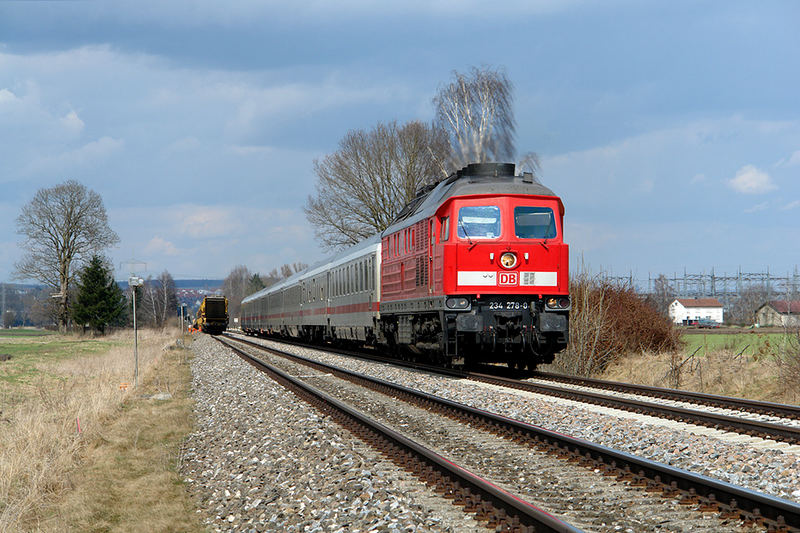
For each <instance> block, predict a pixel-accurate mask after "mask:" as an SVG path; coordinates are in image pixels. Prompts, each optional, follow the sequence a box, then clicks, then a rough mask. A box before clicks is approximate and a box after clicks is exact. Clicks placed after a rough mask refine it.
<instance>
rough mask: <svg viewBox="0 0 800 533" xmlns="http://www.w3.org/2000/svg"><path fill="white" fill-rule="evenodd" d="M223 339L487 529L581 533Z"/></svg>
mask: <svg viewBox="0 0 800 533" xmlns="http://www.w3.org/2000/svg"><path fill="white" fill-rule="evenodd" d="M220 342H222V343H223V344H225V345H226V346H227V347H228V348H230V349H231V350H233V351H235V352H236V353H237V354H238V355H239V356H240V357H242V358H243V359H245V360H246V361H247V362H248V363H250V364H251V365H253V366H254V367H255V368H257V369H258V370H261V371H262V372H264V373H266V374H268V375H269V376H270V377H272V379H274V380H275V381H277V382H279V383H281V384H282V385H284V386H285V387H286V388H287V389H289V390H291V391H292V392H293V393H294V394H296V395H297V396H298V397H300V398H301V399H303V400H305V401H307V402H308V403H310V404H311V405H313V406H314V407H316V408H317V409H319V410H321V411H323V412H325V413H326V414H328V415H330V416H331V417H332V418H333V419H334V420H335V421H336V422H337V423H339V424H340V425H342V426H344V427H345V428H347V429H348V430H349V431H351V432H352V433H353V434H355V435H356V436H358V437H359V438H361V439H362V440H364V441H365V442H367V443H368V444H370V445H371V446H373V447H374V448H376V449H378V450H379V451H380V452H381V453H383V454H384V455H385V456H386V457H388V458H389V459H391V460H392V461H393V462H395V463H396V464H398V466H400V467H401V468H404V469H406V470H408V471H410V472H412V473H414V474H415V475H416V476H417V477H419V478H420V479H421V480H422V481H423V482H424V483H426V484H427V485H429V486H431V487H432V488H433V490H434V491H435V492H437V493H439V494H441V495H443V496H444V497H445V498H447V499H452V500H453V503H454V504H455V505H459V506H462V507H463V509H464V512H466V513H470V514H473V515H474V516H475V518H476V519H477V520H478V521H482V522H485V524H486V527H487V528H489V529H493V530H495V531H497V532H505V531H509V532H514V533H529V532H530V533H533V532H537V533H538V532H554V533H555V532H561V533H578V532H580V531H581V530H580V529H578V528H575V527H573V526H571V525H570V524H567V523H566V522H563V521H561V520H558V519H557V518H554V517H553V516H551V515H549V514H548V513H546V512H544V511H542V510H541V509H538V508H536V507H535V506H533V505H531V504H530V503H528V502H526V501H525V500H523V499H521V498H520V497H518V496H516V495H514V494H511V493H509V492H507V491H505V490H503V489H501V488H499V487H496V486H495V485H493V484H492V483H491V482H489V481H487V480H485V479H483V478H481V477H479V476H476V475H474V474H472V473H470V472H469V471H467V470H466V469H464V468H462V467H460V466H458V465H457V464H454V463H452V462H450V461H448V460H447V459H445V458H443V457H441V456H440V455H438V454H437V453H436V452H435V451H433V450H431V449H429V448H427V447H425V446H424V445H422V444H420V443H418V442H415V441H413V440H411V439H409V438H407V437H406V436H404V435H402V434H401V433H399V432H397V431H394V430H392V429H391V428H389V427H387V426H385V425H383V424H380V423H379V422H376V421H374V420H372V419H370V418H369V417H367V416H365V415H364V414H363V413H361V412H359V411H357V410H356V409H353V408H352V407H350V406H348V405H347V404H345V403H343V402H341V401H339V400H337V399H336V398H334V397H332V396H330V395H328V394H326V393H325V392H323V391H321V390H319V389H317V388H316V387H313V386H311V385H308V384H307V383H305V382H304V381H302V380H300V379H297V378H295V377H293V376H291V375H289V374H288V373H286V372H284V371H283V370H281V369H279V368H278V367H276V366H273V365H271V364H269V363H266V362H265V361H263V360H261V359H260V358H257V357H253V356H252V355H250V354H248V353H247V352H245V351H243V350H240V349H239V348H236V347H235V346H233V345H231V344H230V343H228V342H226V341H220Z"/></svg>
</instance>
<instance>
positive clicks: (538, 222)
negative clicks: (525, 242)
mask: <svg viewBox="0 0 800 533" xmlns="http://www.w3.org/2000/svg"><path fill="white" fill-rule="evenodd" d="M514 234H515V235H516V236H517V237H519V238H520V239H554V238H555V236H556V220H555V216H553V210H552V209H551V208H549V207H527V206H517V207H515V208H514Z"/></svg>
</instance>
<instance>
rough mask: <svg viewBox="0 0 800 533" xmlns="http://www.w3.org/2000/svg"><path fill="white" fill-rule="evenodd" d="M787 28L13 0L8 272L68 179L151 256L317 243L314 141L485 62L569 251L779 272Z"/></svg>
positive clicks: (507, 5)
mask: <svg viewBox="0 0 800 533" xmlns="http://www.w3.org/2000/svg"><path fill="white" fill-rule="evenodd" d="M290 6H291V7H290ZM798 24H800V3H797V2H793V1H786V2H757V3H756V2H736V1H731V2H720V1H694V0H692V1H674V2H655V1H654V2H641V1H633V0H631V1H621V0H620V1H603V2H584V1H577V0H576V1H565V0H520V1H516V2H493V3H491V4H490V3H489V2H478V1H456V0H426V1H418V0H402V1H384V2H365V1H363V0H339V1H336V2H322V1H309V2H303V1H298V2H265V1H249V0H248V1H240V2H217V1H210V0H209V1H192V2H189V1H182V0H173V1H170V2H162V1H160V0H152V1H151V0H136V1H130V2H124V1H115V2H102V1H69V0H67V1H55V2H47V1H0V280H8V279H9V277H10V274H11V272H12V271H13V269H14V263H15V261H18V260H19V258H20V256H21V254H22V250H21V249H20V247H19V242H20V241H21V237H20V236H19V235H18V234H17V233H16V229H15V219H16V217H17V215H18V214H19V212H20V209H21V207H22V206H23V205H25V204H26V203H27V202H29V201H30V200H31V198H32V197H33V195H34V194H35V193H36V191H37V190H38V189H40V188H43V187H51V186H53V185H56V184H58V183H61V182H63V181H65V180H67V179H75V180H78V181H79V182H81V183H83V184H85V185H86V186H87V187H89V188H91V189H93V190H95V191H96V192H98V193H100V195H101V196H102V197H103V199H104V202H105V206H106V209H107V211H108V214H109V221H110V225H111V227H112V228H113V229H114V230H115V231H116V232H117V233H118V234H119V236H120V243H119V245H118V247H116V248H115V249H113V250H110V251H109V254H110V256H111V257H112V259H113V261H114V263H115V264H116V265H117V266H119V265H120V264H122V263H123V262H124V261H126V260H128V259H131V258H135V259H137V260H139V261H141V262H144V263H146V265H147V270H146V271H140V272H139V273H141V274H145V275H147V274H153V275H157V274H158V273H160V272H161V271H163V270H165V269H166V270H169V271H170V273H172V275H173V276H174V277H175V278H221V277H224V276H225V275H227V273H228V272H229V271H230V270H231V268H232V267H234V266H235V265H238V264H244V265H247V266H248V267H249V268H250V269H251V270H258V271H262V272H265V271H269V270H271V269H272V268H274V267H277V266H280V265H281V264H282V263H285V262H294V261H304V262H307V263H309V262H312V261H315V260H317V259H319V258H321V257H322V256H323V255H324V254H323V252H322V251H321V250H320V249H319V247H318V246H317V244H316V243H315V241H314V238H313V232H312V231H311V229H310V227H309V226H308V224H307V222H306V220H305V217H304V215H303V212H302V206H303V204H304V202H305V200H306V198H307V196H308V195H309V194H311V193H312V192H313V187H314V181H315V176H314V172H313V162H314V159H315V158H320V157H323V156H324V155H325V154H328V153H331V152H333V151H335V150H336V148H337V144H338V142H339V140H340V139H341V138H342V136H343V135H344V134H345V133H346V132H347V131H348V130H351V129H356V128H370V127H372V126H373V125H375V124H376V123H377V122H379V121H391V120H395V119H396V120H399V121H401V122H402V121H407V120H412V119H417V120H423V121H429V120H431V119H432V117H433V109H432V105H431V98H432V97H433V96H434V94H435V92H436V90H437V88H438V87H440V86H441V85H443V84H445V83H447V82H448V81H449V80H450V78H451V74H452V72H453V70H459V71H466V70H468V69H469V68H470V67H471V66H481V65H491V66H495V67H504V68H505V69H506V72H507V74H508V76H509V78H510V79H511V80H512V82H513V83H514V88H515V111H516V119H517V149H518V152H520V153H522V152H527V151H531V150H533V151H536V152H538V153H539V154H540V156H541V159H542V167H543V172H542V175H543V181H544V183H545V184H547V185H548V186H549V187H551V188H552V189H553V190H554V191H556V192H557V193H558V194H559V195H560V196H562V198H563V200H564V203H565V205H566V208H567V221H568V222H567V226H566V238H567V240H568V241H569V243H570V244H571V254H572V258H573V264H577V263H578V262H580V261H581V258H582V261H583V262H584V263H585V264H586V265H588V266H589V267H590V268H592V269H594V270H600V269H603V270H610V271H612V272H613V273H615V274H622V273H628V272H629V271H632V272H633V273H634V275H636V276H638V277H644V278H645V279H646V278H647V275H648V273H654V274H655V273H658V272H665V273H672V272H682V271H683V269H684V268H686V269H688V270H689V271H690V272H692V271H693V272H700V271H703V270H705V271H709V270H710V269H711V268H715V269H716V271H717V272H734V271H736V269H737V268H739V267H741V268H742V269H743V270H745V271H763V270H765V269H766V268H769V269H770V271H772V272H776V273H785V272H787V271H790V270H791V269H793V268H794V265H798V264H800V92H799V91H798V87H800V68H798V66H800V59H799V58H800V32H798V31H797V28H798ZM125 277H127V276H126V272H125V269H124V268H122V269H120V270H118V271H117V278H118V279H123V278H125Z"/></svg>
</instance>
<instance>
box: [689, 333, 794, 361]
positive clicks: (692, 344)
mask: <svg viewBox="0 0 800 533" xmlns="http://www.w3.org/2000/svg"><path fill="white" fill-rule="evenodd" d="M682 338H683V340H684V342H685V343H686V347H685V348H684V350H683V352H684V354H685V355H687V356H688V355H691V354H693V353H695V352H696V353H697V355H706V354H708V353H710V352H714V351H719V350H728V351H733V352H736V353H737V354H738V353H742V354H744V355H749V356H751V357H752V356H753V355H757V354H759V353H764V352H765V351H766V350H768V349H769V348H770V347H773V346H778V345H780V344H781V343H784V342H785V341H786V334H785V333H759V332H755V331H743V332H741V333H709V334H701V333H692V334H684V335H682Z"/></svg>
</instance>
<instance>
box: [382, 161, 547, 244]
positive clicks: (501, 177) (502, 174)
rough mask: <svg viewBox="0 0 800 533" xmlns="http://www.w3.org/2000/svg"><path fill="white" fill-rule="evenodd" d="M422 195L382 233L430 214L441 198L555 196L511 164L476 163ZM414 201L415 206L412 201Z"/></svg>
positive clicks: (402, 226) (397, 228)
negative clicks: (484, 195)
mask: <svg viewBox="0 0 800 533" xmlns="http://www.w3.org/2000/svg"><path fill="white" fill-rule="evenodd" d="M423 194H424V195H425V196H424V197H422V198H420V197H419V196H418V197H417V198H415V199H414V200H413V201H412V202H411V204H409V206H410V207H411V209H409V208H408V207H406V209H403V211H402V212H401V213H400V215H398V217H397V219H395V221H394V222H393V223H392V225H391V226H389V227H388V228H386V229H385V230H384V231H383V233H382V235H386V234H389V233H394V232H395V231H397V230H399V229H401V228H404V227H406V226H408V225H409V224H413V223H415V222H419V221H420V220H423V219H426V218H428V217H431V216H433V214H434V213H435V212H436V209H437V208H438V207H439V206H440V205H441V204H442V202H444V200H445V199H447V198H450V197H452V196H466V195H477V194H490V195H491V194H530V195H537V196H555V194H554V193H553V191H551V190H550V189H548V188H547V187H545V186H544V185H542V184H541V183H538V182H536V181H534V180H533V176H531V175H530V174H527V175H520V176H515V175H514V164H513V163H476V164H472V165H468V166H466V167H464V168H463V169H461V170H460V171H458V172H457V173H455V174H453V175H451V176H449V177H448V178H447V179H445V180H443V181H441V182H439V183H438V184H437V185H436V186H435V187H434V188H433V189H432V190H430V192H427V193H423ZM415 202H416V205H414V203H415Z"/></svg>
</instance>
